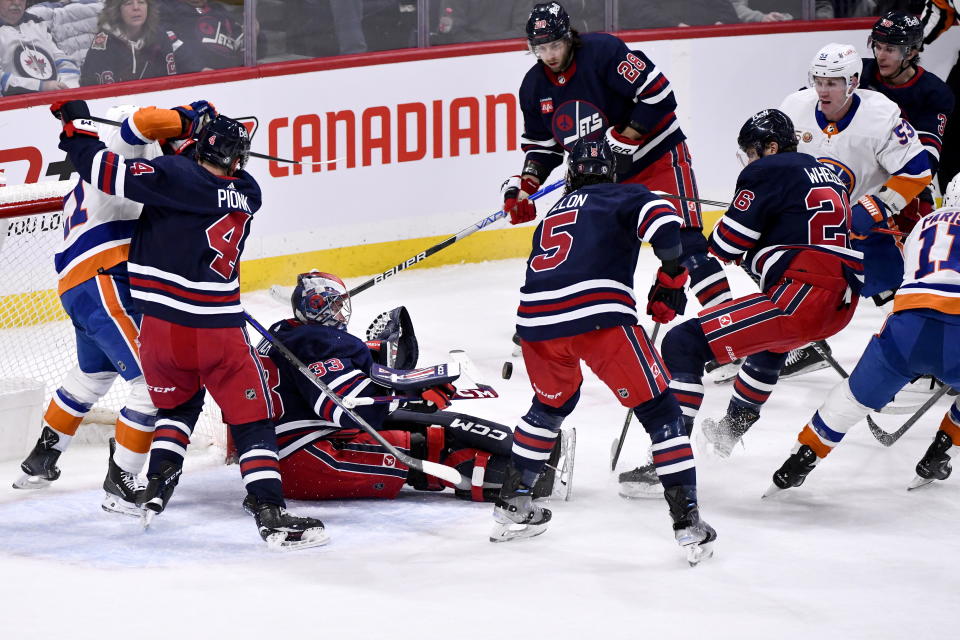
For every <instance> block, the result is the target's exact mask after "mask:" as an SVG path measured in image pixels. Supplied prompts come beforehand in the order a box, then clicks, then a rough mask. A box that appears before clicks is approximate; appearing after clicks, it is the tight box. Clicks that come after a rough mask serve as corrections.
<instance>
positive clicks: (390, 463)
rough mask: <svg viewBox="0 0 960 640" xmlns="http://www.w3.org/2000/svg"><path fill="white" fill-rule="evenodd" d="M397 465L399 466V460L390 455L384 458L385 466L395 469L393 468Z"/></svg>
mask: <svg viewBox="0 0 960 640" xmlns="http://www.w3.org/2000/svg"><path fill="white" fill-rule="evenodd" d="M396 464H397V459H396V458H394V457H393V456H391V455H390V454H387V455H385V456H383V466H385V467H393V466H396Z"/></svg>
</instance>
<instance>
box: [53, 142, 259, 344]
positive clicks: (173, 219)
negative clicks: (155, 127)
mask: <svg viewBox="0 0 960 640" xmlns="http://www.w3.org/2000/svg"><path fill="white" fill-rule="evenodd" d="M60 148H61V149H63V150H64V151H66V152H67V154H68V155H69V156H70V160H71V161H72V162H73V165H74V167H76V169H77V172H78V173H79V174H80V176H81V177H82V178H83V179H84V180H86V181H88V182H90V184H92V185H94V186H95V187H96V188H98V189H100V190H101V191H103V192H104V193H107V194H110V195H117V196H121V197H124V198H129V199H130V200H134V201H136V202H141V203H143V204H144V207H143V213H142V214H141V216H140V220H139V222H138V223H137V229H136V232H135V233H134V236H133V241H132V243H131V245H130V257H129V261H128V263H127V269H128V270H129V272H130V290H131V294H132V296H133V298H134V300H135V301H136V304H137V306H138V308H139V309H140V310H141V311H142V312H143V313H144V314H146V315H150V316H154V317H157V318H161V319H163V320H167V321H168V322H173V323H176V324H181V325H185V326H189V327H242V326H243V325H244V320H243V307H242V306H241V304H240V274H239V265H240V255H241V254H242V253H243V247H244V243H245V242H246V239H247V235H248V234H249V233H250V221H251V219H252V218H253V214H254V213H255V212H256V211H257V210H258V209H259V208H260V186H259V185H258V184H257V182H256V181H255V180H254V179H253V177H252V176H251V175H250V174H248V173H247V172H246V171H240V172H239V174H238V175H237V176H235V177H220V176H216V175H214V174H212V173H210V172H209V171H207V170H206V169H204V168H203V167H201V166H200V165H198V164H197V163H196V162H195V161H194V160H191V159H189V158H186V157H184V156H162V157H160V158H156V159H153V160H142V159H139V160H126V159H124V158H123V156H120V155H118V154H116V153H113V152H112V151H108V150H107V149H106V148H105V147H104V145H103V143H102V142H100V141H99V140H95V139H93V138H89V137H86V136H74V137H73V138H67V137H63V138H62V139H61V142H60Z"/></svg>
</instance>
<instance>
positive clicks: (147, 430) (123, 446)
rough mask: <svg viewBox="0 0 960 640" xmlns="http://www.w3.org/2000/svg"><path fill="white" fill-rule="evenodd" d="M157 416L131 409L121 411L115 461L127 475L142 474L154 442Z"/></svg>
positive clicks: (125, 408) (117, 427)
mask: <svg viewBox="0 0 960 640" xmlns="http://www.w3.org/2000/svg"><path fill="white" fill-rule="evenodd" d="M155 423H156V416H152V415H149V414H146V413H140V412H139V411H134V410H133V409H131V408H129V407H124V408H123V409H121V410H120V414H119V415H118V416H117V424H116V428H115V433H116V439H117V450H116V451H115V452H114V453H113V461H114V462H115V463H116V464H117V466H118V467H120V468H121V469H123V470H124V471H126V472H127V473H140V470H141V469H142V468H143V463H144V461H145V460H146V459H147V453H148V452H149V451H150V445H151V444H152V442H153V430H154V428H155V426H156V424H155Z"/></svg>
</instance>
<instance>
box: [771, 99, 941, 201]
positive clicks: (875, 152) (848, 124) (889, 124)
mask: <svg viewBox="0 0 960 640" xmlns="http://www.w3.org/2000/svg"><path fill="white" fill-rule="evenodd" d="M851 101H852V105H851V106H850V110H849V111H848V112H847V114H846V115H845V116H844V117H843V118H841V119H840V120H839V121H837V122H831V121H829V120H827V118H826V117H825V116H824V115H823V112H822V111H820V109H819V108H818V102H819V99H818V98H817V92H816V91H813V90H812V89H804V90H801V91H797V92H795V93H792V94H790V95H789V96H787V98H786V99H785V100H784V101H783V105H781V107H780V110H781V111H783V112H784V113H786V114H787V115H788V116H790V119H791V120H792V121H793V124H794V126H795V127H796V129H797V135H798V138H799V141H798V145H797V149H798V150H799V151H801V152H803V153H809V154H810V155H812V156H814V157H815V158H817V159H818V160H819V161H820V162H822V163H824V164H827V165H829V166H830V167H831V168H833V170H834V171H835V172H836V173H837V175H838V176H839V177H840V179H841V180H842V181H843V183H844V185H846V187H847V190H848V191H849V194H850V201H851V202H853V201H856V200H858V199H859V198H860V197H861V196H863V195H866V194H876V193H877V191H878V190H879V189H880V187H882V186H884V185H886V186H887V188H888V190H889V196H890V198H891V201H890V202H888V204H889V205H890V206H891V207H892V208H893V209H895V210H896V211H899V210H900V209H902V208H903V207H904V206H906V204H907V203H908V202H910V201H911V200H913V199H914V198H915V197H917V195H918V194H919V193H920V192H921V191H923V189H924V187H926V186H927V185H928V184H929V183H930V181H931V179H932V177H931V173H930V162H929V161H928V160H927V154H926V152H925V151H924V148H923V146H922V145H921V144H920V140H919V138H918V136H917V134H916V131H915V130H914V128H913V127H912V126H911V125H910V123H909V122H906V121H905V120H904V119H903V118H902V117H900V107H898V106H897V105H896V104H894V103H893V102H892V101H891V100H890V99H889V98H887V97H886V96H883V95H881V94H879V93H877V92H875V91H864V90H860V89H857V90H856V91H855V92H854V94H853V96H852V97H851Z"/></svg>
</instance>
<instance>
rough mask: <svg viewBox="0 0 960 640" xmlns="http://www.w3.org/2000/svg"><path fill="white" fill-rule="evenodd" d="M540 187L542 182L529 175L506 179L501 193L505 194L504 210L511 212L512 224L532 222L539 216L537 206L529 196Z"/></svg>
mask: <svg viewBox="0 0 960 640" xmlns="http://www.w3.org/2000/svg"><path fill="white" fill-rule="evenodd" d="M539 188H540V183H539V182H537V181H536V179H535V178H533V177H531V176H528V175H523V176H510V177H509V178H507V179H506V181H504V183H503V185H502V186H501V187H500V193H501V195H503V210H504V211H505V212H507V213H509V214H510V224H521V223H523V222H530V221H531V220H533V219H534V218H536V217H537V207H536V205H535V204H534V202H533V200H529V199H528V198H529V197H530V196H531V195H532V194H534V193H536V192H537V190H538V189H539Z"/></svg>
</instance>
